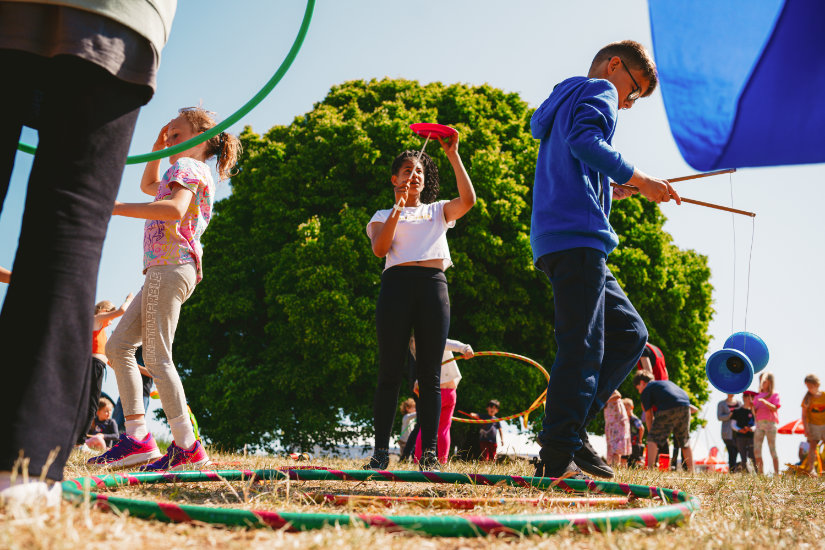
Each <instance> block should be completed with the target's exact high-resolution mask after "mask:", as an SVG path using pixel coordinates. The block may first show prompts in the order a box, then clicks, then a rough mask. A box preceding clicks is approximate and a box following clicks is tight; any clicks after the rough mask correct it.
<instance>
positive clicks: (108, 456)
mask: <svg viewBox="0 0 825 550" xmlns="http://www.w3.org/2000/svg"><path fill="white" fill-rule="evenodd" d="M213 126H215V120H214V119H213V118H212V116H211V114H210V113H209V112H208V111H205V110H203V109H201V108H199V107H196V108H187V109H181V110H180V112H179V116H178V117H177V118H175V119H174V120H172V121H171V122H170V123H169V124H167V125H166V126H164V127H163V128H162V129H161V131H160V134H159V135H158V138H157V140H156V141H155V145H154V147H153V148H152V150H153V151H159V150H161V149H164V148H165V147H172V146H174V145H177V144H180V143H183V142H184V141H186V140H188V139H191V138H193V137H195V136H197V135H199V134H202V133H203V132H205V131H207V130H208V129H210V128H212V127H213ZM239 152H240V142H239V141H238V138H236V137H235V136H233V135H231V134H227V133H225V132H222V133H220V134H218V135H217V136H214V137H212V138H210V139H208V140H207V141H205V142H203V143H200V144H199V145H195V146H194V147H192V148H190V149H187V150H185V151H183V152H181V153H176V154H174V155H171V156H170V157H169V162H170V164H171V165H172V166H171V167H170V168H169V169H168V170H167V171H166V172H165V173H164V174H163V176H162V177H161V175H160V161H159V160H156V161H151V162H149V163H147V164H146V169H145V170H144V172H143V178H142V180H141V182H140V189H141V190H142V191H143V192H144V193H146V194H147V195H150V196H152V197H154V201H153V202H150V203H133V204H124V203H119V202H115V207H114V212H113V213H114V214H116V215H120V216H127V217H132V218H143V219H145V220H146V224H145V228H144V234H143V273H144V274H145V275H146V282H145V283H144V285H143V288H142V289H141V291H140V292H139V293H138V294H137V296H136V297H135V300H134V302H133V303H132V305H131V306H130V307H129V308H128V309H127V310H126V313H125V315H124V316H123V319H122V320H121V321H120V323H119V324H118V326H117V329H115V331H114V333H113V334H112V336H111V338H110V339H109V342H108V344H107V346H106V354H107V355H108V357H109V358H110V360H111V362H112V368H113V369H114V371H115V374H116V375H117V385H118V389H119V391H120V396H121V400H122V402H123V412H124V413H125V415H126V416H125V418H126V432H125V433H123V434H122V435H121V436H120V439H119V440H118V442H117V444H116V445H115V446H114V447H112V448H111V449H110V450H109V451H107V452H106V453H104V454H102V455H100V456H97V457H94V458H92V459H90V460H89V463H90V464H97V465H105V466H114V467H126V466H134V465H136V464H141V463H145V462H148V461H150V460H153V461H154V462H152V463H151V464H148V465H147V466H144V467H143V468H142V469H144V470H150V471H151V470H172V469H178V468H180V467H183V466H184V465H192V466H195V467H196V466H200V465H202V464H205V463H206V462H207V461H208V458H207V456H206V452H205V451H204V450H203V447H202V446H201V444H200V442H199V441H197V440H196V438H195V433H194V430H193V428H192V424H191V421H190V419H189V414H188V411H187V406H186V396H185V395H184V392H183V385H182V384H181V381H180V377H179V376H178V372H177V370H176V369H175V364H174V362H173V361H172V342H173V340H174V337H175V329H176V328H177V324H178V317H179V315H180V308H181V305H183V303H184V302H185V301H186V300H187V299H188V298H189V297H190V296H191V295H192V293H193V292H194V290H195V285H197V283H199V282H200V281H201V279H202V278H203V248H202V246H201V243H200V238H201V236H202V235H203V232H204V231H205V230H206V227H207V225H208V224H209V220H210V219H211V217H212V203H213V201H214V195H215V183H214V181H213V180H212V172H211V169H210V168H209V166H207V165H206V161H207V160H208V159H210V158H212V157H216V158H217V160H216V164H217V170H218V175H219V177H220V178H221V179H226V178H228V177H229V176H230V170H231V169H232V167H233V166H235V164H236V162H237V158H238V153H239ZM141 344H142V345H143V359H144V362H145V363H146V368H147V369H148V370H149V373H150V374H151V375H152V377H153V378H154V381H155V385H156V386H157V389H158V394H159V395H160V402H161V405H162V406H163V410H164V412H165V413H166V418H167V419H168V421H169V427H170V428H171V430H172V437H173V438H174V441H173V442H172V444H171V445H170V446H169V449H168V450H167V452H166V455H164V456H161V453H160V451H159V450H158V446H157V444H156V443H155V440H154V439H153V438H152V434H150V433H149V432H148V430H147V428H146V420H145V416H144V415H145V411H144V408H143V399H142V384H141V378H140V372H139V371H138V365H137V362H136V360H135V350H136V348H137V347H138V346H139V345H141Z"/></svg>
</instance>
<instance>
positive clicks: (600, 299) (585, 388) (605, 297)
mask: <svg viewBox="0 0 825 550" xmlns="http://www.w3.org/2000/svg"><path fill="white" fill-rule="evenodd" d="M606 261H607V257H606V255H605V254H604V252H601V251H599V250H596V249H594V248H572V249H570V250H563V251H560V252H553V253H551V254H545V255H544V256H542V257H541V258H539V261H538V262H537V265H538V267H539V268H540V269H541V270H542V271H543V272H544V273H545V274H546V275H547V277H548V278H549V279H550V284H551V285H552V286H553V305H554V306H555V322H554V324H555V337H556V343H557V345H558V351H557V352H556V360H555V362H554V363H553V368H552V370H551V372H550V382H549V384H548V385H547V403H546V406H545V415H544V421H543V422H542V430H541V433H540V434H539V441H540V442H541V444H542V445H543V446H549V447H551V448H553V449H554V450H556V451H559V452H564V453H569V454H570V455H571V456H572V454H573V453H574V452H575V451H576V450H577V449H578V448H579V447H581V444H582V442H581V437H580V435H579V433H580V431H581V430H584V429H585V427H586V426H587V424H588V423H589V422H590V421H591V420H592V419H593V418H595V416H596V415H597V414H598V413H599V412H600V411H601V410H602V409H603V408H604V404H605V403H606V402H607V399H608V398H609V397H610V395H611V394H612V393H613V391H614V390H615V389H616V388H618V387H619V385H620V384H621V383H622V382H623V381H624V379H625V378H626V377H627V375H628V374H629V373H630V371H631V370H633V367H634V366H635V365H636V363H637V362H638V361H639V358H640V357H641V356H642V351H643V350H644V345H645V342H647V328H645V325H644V322H643V321H642V319H641V317H640V316H639V314H638V313H637V312H636V309H635V308H634V307H633V304H631V303H630V300H628V299H627V296H625V294H624V292H623V291H622V289H621V287H619V284H618V283H617V282H616V279H615V277H613V274H612V273H610V270H609V269H608V268H607V263H606Z"/></svg>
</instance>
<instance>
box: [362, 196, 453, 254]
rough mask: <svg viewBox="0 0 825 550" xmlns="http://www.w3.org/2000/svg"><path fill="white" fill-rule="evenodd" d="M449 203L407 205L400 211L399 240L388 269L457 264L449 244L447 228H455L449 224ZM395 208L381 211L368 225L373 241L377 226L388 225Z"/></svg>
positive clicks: (392, 251) (393, 249)
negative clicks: (432, 262)
mask: <svg viewBox="0 0 825 550" xmlns="http://www.w3.org/2000/svg"><path fill="white" fill-rule="evenodd" d="M447 202H448V201H438V202H433V203H430V204H422V205H421V206H409V207H407V206H405V207H404V208H402V209H401V212H399V216H400V218H399V220H398V225H397V226H396V228H395V237H394V238H393V241H392V246H391V247H390V251H389V252H388V253H387V260H386V263H385V264H384V269H385V270H386V269H389V268H391V267H392V266H394V265H398V264H403V263H406V262H417V261H422V260H440V259H443V260H447V262H448V263H447V267H449V266H451V265H453V262H452V260H451V259H450V247H449V246H448V245H447V229H449V228H451V227H455V220H453V221H451V222H450V223H447V222H446V221H445V219H444V205H445V204H447ZM392 212H393V209H392V208H387V209H386V210H379V211H378V212H376V213H375V215H374V216H373V217H372V219H371V220H370V221H369V223H368V224H367V235H368V236H369V237H370V238H372V232H373V231H374V230H375V227H376V226H375V225H373V224H374V223H376V222H378V223H386V221H387V220H388V219H389V216H390V213H392Z"/></svg>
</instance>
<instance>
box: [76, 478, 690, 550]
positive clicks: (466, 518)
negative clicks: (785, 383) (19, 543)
mask: <svg viewBox="0 0 825 550" xmlns="http://www.w3.org/2000/svg"><path fill="white" fill-rule="evenodd" d="M252 479H255V480H262V481H263V480H272V481H277V480H286V479H290V480H295V481H395V482H405V483H449V484H469V485H487V486H493V485H498V484H504V485H509V486H515V487H525V488H538V489H556V490H561V491H564V492H567V493H586V494H588V495H591V496H592V495H600V494H605V495H623V496H626V497H635V498H648V499H660V500H662V501H664V502H665V504H663V505H661V506H652V507H648V508H637V509H624V510H607V511H600V512H577V513H567V514H524V515H498V516H479V515H456V516H443V515H429V516H415V515H413V516H395V515H376V514H316V513H298V512H275V511H270V510H239V509H230V508H214V507H210V506H200V505H189V504H174V503H171V502H153V501H144V500H136V499H128V498H121V497H117V496H112V495H110V494H108V493H95V492H92V489H96V490H101V489H117V488H118V487H121V486H134V485H147V484H160V483H202V482H207V481H221V482H223V481H247V482H248V481H250V480H252ZM63 497H64V498H65V499H66V500H68V501H71V502H74V503H77V504H82V503H84V502H91V503H92V504H93V505H95V506H97V507H99V508H102V509H104V510H114V511H117V512H119V513H123V512H128V513H129V514H130V515H132V516H135V517H141V518H147V519H157V520H160V521H166V522H196V521H197V522H203V523H209V524H215V525H225V526H243V527H249V528H253V527H259V528H260V527H269V528H273V529H284V530H286V531H308V530H312V529H321V528H324V527H330V526H335V525H361V526H368V527H380V528H383V529H387V530H389V531H393V532H411V533H416V534H427V535H433V536H443V537H478V536H486V535H500V534H507V535H521V536H523V535H534V534H542V533H552V532H555V531H558V530H560V529H567V528H573V529H576V530H578V531H580V532H585V533H591V532H600V531H606V530H615V529H634V528H644V527H657V526H659V525H663V524H681V523H684V522H686V521H687V520H688V519H689V518H690V517H691V515H692V514H693V512H695V511H696V510H698V509H699V501H698V500H697V499H696V498H695V497H693V496H691V495H689V494H687V493H684V492H682V491H678V490H672V489H663V488H659V487H648V486H645V485H630V484H625V483H612V482H602V481H585V480H572V479H571V480H557V479H553V478H547V477H526V476H525V477H522V476H505V475H481V474H458V473H446V472H415V471H375V470H327V469H324V470H321V469H319V470H303V469H282V470H277V469H276V470H214V471H191V472H167V473H133V474H109V475H104V476H91V477H82V478H77V479H72V480H69V481H65V482H63Z"/></svg>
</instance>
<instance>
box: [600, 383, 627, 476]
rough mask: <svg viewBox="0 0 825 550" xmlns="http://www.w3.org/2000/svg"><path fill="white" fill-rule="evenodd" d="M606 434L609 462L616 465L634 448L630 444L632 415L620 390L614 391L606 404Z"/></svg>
mask: <svg viewBox="0 0 825 550" xmlns="http://www.w3.org/2000/svg"><path fill="white" fill-rule="evenodd" d="M604 435H605V439H607V462H608V464H610V465H611V466H616V465H617V464H620V463H621V461H622V456H627V455H629V454H630V453H631V451H632V450H633V447H632V445H631V444H630V417H629V416H628V415H627V409H626V408H625V406H624V403H622V394H621V393H619V390H616V391H614V392H613V395H611V396H610V399H608V400H607V404H606V405H605V406H604Z"/></svg>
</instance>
